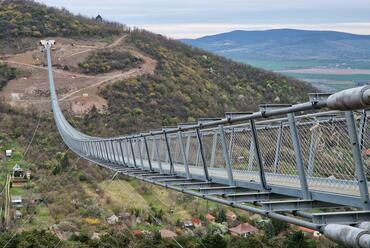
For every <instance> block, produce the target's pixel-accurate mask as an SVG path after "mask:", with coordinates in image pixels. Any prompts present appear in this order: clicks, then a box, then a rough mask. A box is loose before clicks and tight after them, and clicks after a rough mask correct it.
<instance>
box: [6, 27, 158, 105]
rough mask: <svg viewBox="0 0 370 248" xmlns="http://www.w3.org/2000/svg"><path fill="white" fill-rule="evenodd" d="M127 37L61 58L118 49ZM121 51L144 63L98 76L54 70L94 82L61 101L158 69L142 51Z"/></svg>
mask: <svg viewBox="0 0 370 248" xmlns="http://www.w3.org/2000/svg"><path fill="white" fill-rule="evenodd" d="M126 37H127V34H124V35H122V36H120V37H118V38H117V39H115V40H114V41H113V42H112V43H110V44H108V45H105V46H103V47H102V46H100V47H99V46H88V47H86V46H82V47H84V48H86V49H84V50H82V51H77V52H75V53H72V54H69V55H65V56H61V57H60V58H69V59H71V58H72V59H73V58H76V59H78V56H81V55H84V54H86V53H92V52H94V51H98V50H103V49H114V48H118V47H119V46H121V45H122V44H123V43H124V41H125V38H126ZM75 46H76V47H80V45H75ZM119 49H120V50H124V51H127V52H130V53H131V54H132V55H134V56H135V57H138V58H140V59H142V61H143V63H142V64H140V65H138V66H137V67H135V68H132V69H130V70H127V71H113V72H109V73H104V74H98V75H86V74H83V73H78V72H70V71H65V70H61V69H56V68H53V72H54V73H56V74H58V75H59V76H62V77H66V78H76V79H78V78H80V79H81V78H82V79H86V80H89V79H91V81H93V82H91V83H89V84H88V85H86V84H85V85H82V86H81V87H76V88H75V89H72V90H71V91H69V92H67V93H65V94H64V95H62V96H61V98H60V100H61V101H63V102H66V101H72V100H76V99H78V98H79V97H80V96H82V95H83V94H84V93H87V92H88V91H89V93H91V91H93V92H94V93H93V94H95V92H96V91H95V89H96V90H97V89H98V88H99V87H100V86H102V85H104V84H108V83H110V82H112V81H115V80H124V79H129V78H135V77H139V76H142V75H152V74H154V72H155V68H156V65H157V62H156V61H155V60H154V59H152V58H150V57H149V56H147V55H145V54H143V53H142V52H140V51H138V50H136V49H134V48H130V47H125V48H122V47H119ZM0 61H1V62H4V63H8V64H10V65H15V66H18V67H20V68H26V69H37V70H45V71H46V70H47V68H46V67H44V66H39V65H34V64H31V63H27V62H23V61H17V60H16V59H14V58H11V57H10V58H7V59H3V60H0ZM23 100H25V99H23ZM27 100H31V99H27ZM19 101H22V100H21V99H19ZM31 101H32V102H36V101H35V100H34V99H32V100H31ZM37 101H40V102H44V101H43V99H39V100H37Z"/></svg>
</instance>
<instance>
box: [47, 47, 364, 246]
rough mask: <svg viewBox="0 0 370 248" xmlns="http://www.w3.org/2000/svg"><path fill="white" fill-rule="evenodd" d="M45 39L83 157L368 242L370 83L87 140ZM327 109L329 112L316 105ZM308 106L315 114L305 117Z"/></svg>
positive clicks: (64, 128) (66, 136) (65, 128)
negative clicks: (306, 98) (217, 116)
mask: <svg viewBox="0 0 370 248" xmlns="http://www.w3.org/2000/svg"><path fill="white" fill-rule="evenodd" d="M41 43H42V45H43V46H44V50H45V51H46V54H47V61H48V73H49V83H50V94H51V104H52V110H53V112H54V118H55V123H56V126H57V128H58V130H59V133H60V135H61V137H62V138H63V141H64V142H65V144H66V145H67V146H68V147H69V148H70V149H71V150H73V151H74V152H75V153H76V154H78V155H79V156H81V157H83V158H85V159H86V160H89V161H91V162H93V163H95V164H98V165H100V166H103V167H105V168H107V169H110V170H113V171H116V172H119V173H122V174H125V175H127V176H130V177H134V178H137V179H139V180H142V181H145V182H148V183H152V184H155V185H159V186H162V187H165V188H169V189H172V190H176V191H179V192H183V193H186V194H190V195H193V196H197V197H201V198H204V199H207V200H211V201H214V202H218V203H221V204H224V205H228V206H232V207H235V208H239V209H243V210H246V211H250V212H254V213H257V214H260V215H263V216H267V217H270V218H276V219H279V220H282V221H286V222H289V223H292V224H296V225H300V226H304V227H307V228H311V229H314V230H318V231H320V232H322V233H324V234H325V235H326V236H328V237H329V238H331V239H333V240H334V241H337V242H341V243H343V244H345V245H348V246H351V247H370V235H369V234H368V230H369V227H370V224H369V223H370V201H369V187H368V183H369V182H368V181H369V178H370V157H369V156H368V154H366V153H365V152H364V151H367V149H369V148H370V117H369V115H370V111H367V110H364V109H366V107H369V105H370V87H368V86H365V87H362V88H354V89H350V90H346V91H342V92H339V93H336V94H334V95H331V96H327V95H324V94H312V95H310V100H309V101H308V102H306V103H301V104H296V105H268V104H265V105H261V109H260V111H258V112H254V113H227V114H226V117H225V118H222V119H201V120H199V121H198V123H192V124H181V125H179V126H177V127H164V128H162V129H160V130H156V131H151V132H148V133H141V134H135V135H126V136H120V137H112V138H100V137H92V136H88V135H86V134H83V133H81V132H79V131H78V130H76V129H75V128H74V127H72V126H71V125H70V124H69V123H68V121H67V120H66V119H65V117H64V116H63V113H62V111H61V109H60V107H59V104H58V97H57V95H56V91H55V85H54V79H53V72H52V63H51V49H50V48H51V46H52V45H53V43H54V41H42V42H41ZM324 107H329V108H330V109H332V110H333V111H330V112H319V111H317V110H319V109H322V108H324ZM361 109H362V110H361ZM310 110H316V111H314V112H315V113H310V114H302V112H303V111H310ZM311 112H312V111H311ZM328 210H330V211H328Z"/></svg>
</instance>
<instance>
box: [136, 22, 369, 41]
mask: <svg viewBox="0 0 370 248" xmlns="http://www.w3.org/2000/svg"><path fill="white" fill-rule="evenodd" d="M139 27H140V28H145V29H148V30H150V31H152V32H155V33H160V34H163V35H166V36H168V37H171V38H175V39H179V38H198V37H202V36H206V35H212V34H218V33H223V32H228V31H232V30H266V29H278V28H293V29H305V30H332V31H339V32H348V33H355V34H368V35H370V22H364V23H329V24H306V23H302V24H291V23H287V24H283V23H281V24H276V23H274V24H271V23H270V24H267V23H266V24H247V23H245V24H243V23H182V24H143V25H140V26H139Z"/></svg>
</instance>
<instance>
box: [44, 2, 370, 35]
mask: <svg viewBox="0 0 370 248" xmlns="http://www.w3.org/2000/svg"><path fill="white" fill-rule="evenodd" d="M38 1H39V2H43V3H45V4H47V5H51V6H57V7H65V8H67V9H69V10H70V11H72V12H73V13H80V14H83V15H86V16H96V15H97V14H100V15H102V17H103V18H105V19H110V20H114V21H118V22H121V23H124V24H127V25H129V26H137V27H142V28H146V29H149V30H151V31H154V32H157V33H161V34H164V35H167V36H170V37H173V38H194V37H200V36H204V35H209V34H215V33H220V32H225V31H231V30H234V29H245V30H257V29H258V30H260V29H270V28H301V29H320V30H337V31H345V32H352V33H358V34H370V14H369V13H370V0H38Z"/></svg>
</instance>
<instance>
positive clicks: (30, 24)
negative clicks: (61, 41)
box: [0, 0, 123, 54]
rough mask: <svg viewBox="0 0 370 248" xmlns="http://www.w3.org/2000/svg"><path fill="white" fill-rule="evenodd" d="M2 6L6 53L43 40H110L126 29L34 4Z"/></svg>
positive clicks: (14, 1)
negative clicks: (46, 38) (60, 38)
mask: <svg viewBox="0 0 370 248" xmlns="http://www.w3.org/2000/svg"><path fill="white" fill-rule="evenodd" d="M0 7H1V8H0V39H1V41H2V42H1V43H0V50H4V51H12V52H16V51H25V50H27V49H30V48H35V47H37V45H38V43H37V41H38V40H39V39H40V38H41V37H76V38H80V39H84V38H89V37H96V38H107V37H110V36H112V35H119V34H121V33H122V30H123V25H121V24H118V23H113V22H106V21H104V22H98V21H95V19H89V18H86V17H83V16H75V15H72V14H71V13H70V12H69V11H68V10H66V9H56V8H50V7H47V6H46V5H42V4H38V3H35V2H34V1H27V0H4V1H1V3H0ZM35 42H36V43H35ZM4 51H2V52H4ZM0 54H1V53H0Z"/></svg>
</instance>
